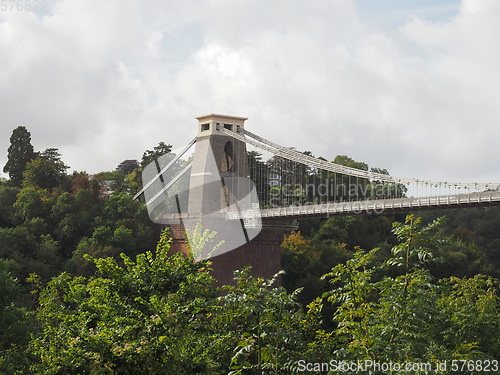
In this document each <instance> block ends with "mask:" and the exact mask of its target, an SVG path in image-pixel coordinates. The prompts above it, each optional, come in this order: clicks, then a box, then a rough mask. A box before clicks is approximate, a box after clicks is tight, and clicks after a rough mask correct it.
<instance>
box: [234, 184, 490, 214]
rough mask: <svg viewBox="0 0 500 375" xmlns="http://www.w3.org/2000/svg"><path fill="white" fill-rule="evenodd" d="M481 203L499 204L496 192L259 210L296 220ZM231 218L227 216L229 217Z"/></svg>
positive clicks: (261, 212) (262, 212)
mask: <svg viewBox="0 0 500 375" xmlns="http://www.w3.org/2000/svg"><path fill="white" fill-rule="evenodd" d="M481 204H490V205H491V204H500V192H499V191H487V192H480V193H471V194H457V195H443V196H435V197H418V198H413V197H410V198H397V199H379V200H366V201H351V202H335V203H333V202H329V203H320V204H311V205H302V206H287V207H273V208H262V209H261V210H260V215H261V218H262V219H272V218H290V219H299V218H305V217H311V216H318V217H319V216H334V215H353V214H359V213H366V214H382V213H387V212H390V211H404V210H412V209H425V208H454V207H457V208H458V207H459V206H462V207H463V206H475V205H481ZM229 217H230V215H228V218H229Z"/></svg>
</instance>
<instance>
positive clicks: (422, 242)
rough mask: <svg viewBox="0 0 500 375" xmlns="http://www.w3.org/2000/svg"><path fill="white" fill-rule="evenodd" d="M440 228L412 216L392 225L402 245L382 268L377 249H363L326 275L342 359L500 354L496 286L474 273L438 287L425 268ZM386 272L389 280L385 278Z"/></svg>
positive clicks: (420, 359) (423, 358) (434, 358)
mask: <svg viewBox="0 0 500 375" xmlns="http://www.w3.org/2000/svg"><path fill="white" fill-rule="evenodd" d="M440 224H441V221H440V220H437V221H434V222H432V223H430V224H429V225H427V226H422V225H421V223H420V219H415V218H414V217H413V215H409V216H408V217H407V219H406V223H405V224H401V223H395V224H394V229H393V232H394V234H395V235H396V237H397V238H398V240H399V241H400V243H399V244H398V245H396V246H394V247H393V249H392V257H391V258H390V259H388V260H387V261H385V262H384V263H383V264H382V265H380V264H377V262H376V256H375V255H376V252H377V251H378V249H374V250H372V251H370V252H368V253H366V252H364V251H361V250H359V251H357V252H356V254H355V255H354V258H353V259H351V260H349V261H348V262H347V263H346V264H339V265H337V266H336V267H335V268H334V269H333V270H332V272H330V273H329V274H327V275H325V277H329V278H331V280H330V282H331V284H332V289H331V290H330V291H329V292H327V293H325V295H324V297H326V298H328V300H329V301H331V302H332V303H333V304H334V305H335V306H337V309H336V312H335V314H334V316H333V320H334V322H335V323H336V324H337V327H338V328H337V330H336V337H335V338H332V340H333V343H332V347H333V348H334V349H333V350H334V351H335V356H336V357H337V358H338V359H339V360H358V361H364V360H376V361H377V362H387V363H388V362H393V363H398V362H399V363H400V362H401V361H403V360H404V361H407V362H420V363H423V362H436V361H439V362H441V363H442V362H444V361H445V360H449V359H450V358H457V359H464V360H477V359H483V360H484V359H487V358H497V357H498V355H499V351H500V321H499V320H498V314H499V313H500V308H499V306H500V305H499V301H500V299H499V297H498V281H497V280H494V279H492V278H491V277H486V276H475V277H474V278H472V279H462V280H460V279H457V278H450V279H443V280H441V281H440V282H439V283H437V282H436V281H435V279H434V278H433V277H432V275H431V274H430V272H429V269H428V265H429V264H430V263H432V259H433V256H432V252H431V251H430V250H431V249H432V248H433V247H434V246H435V245H436V239H437V238H436V237H435V236H434V235H433V233H434V232H435V230H436V229H437V228H438V227H439V225H440ZM440 240H443V239H442V238H441V239H440ZM388 270H390V272H389V273H390V274H391V275H390V276H383V277H382V274H383V273H388V272H387V271H388ZM381 272H382V274H381ZM434 368H435V367H434Z"/></svg>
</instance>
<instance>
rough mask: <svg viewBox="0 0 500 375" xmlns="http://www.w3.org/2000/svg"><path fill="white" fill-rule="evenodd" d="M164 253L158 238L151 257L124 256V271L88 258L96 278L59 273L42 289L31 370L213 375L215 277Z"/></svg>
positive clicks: (164, 244)
mask: <svg viewBox="0 0 500 375" xmlns="http://www.w3.org/2000/svg"><path fill="white" fill-rule="evenodd" d="M169 248H170V242H169V240H168V235H167V234H166V233H163V234H162V237H161V239H160V242H159V244H158V247H157V250H156V253H155V254H153V253H152V252H146V253H144V254H140V255H138V256H137V257H136V260H135V261H133V260H132V259H130V258H128V257H127V256H125V255H123V254H122V255H121V257H122V261H123V263H124V266H119V265H118V263H117V262H116V260H115V259H113V258H102V259H93V260H92V261H93V262H94V263H95V266H96V267H97V270H98V276H94V277H91V278H89V279H86V278H83V277H75V278H72V277H71V276H69V275H68V274H66V273H63V274H61V275H60V276H58V277H55V278H54V279H53V280H52V281H51V282H50V283H49V284H48V285H47V287H45V288H43V289H42V290H41V292H40V304H39V308H38V311H37V318H38V320H39V322H40V324H41V325H42V329H43V330H42V333H41V335H40V337H38V338H34V339H33V340H32V344H31V348H32V349H31V352H32V353H33V355H34V356H35V357H36V358H38V359H39V360H40V361H39V362H38V363H36V364H34V366H33V370H34V373H37V374H38V373H40V374H42V373H51V374H68V373H86V374H102V373H114V374H146V373H147V374H202V373H203V374H208V373H213V372H212V371H211V367H213V366H214V362H215V363H216V360H215V357H214V356H213V354H212V353H211V352H210V351H209V350H207V348H209V347H210V345H211V334H207V332H209V333H210V331H211V327H212V325H213V323H212V322H211V321H210V315H209V313H210V312H211V311H213V310H214V309H215V308H216V306H217V300H216V298H215V297H216V295H215V293H216V290H215V289H214V288H211V287H210V285H211V284H212V283H213V282H214V280H213V279H212V277H211V276H210V274H209V273H208V272H206V271H207V265H208V264H207V262H206V261H201V262H196V263H195V262H194V260H193V258H184V257H183V256H182V255H181V254H176V255H174V256H172V257H168V255H167V253H168V250H169ZM87 259H89V260H91V258H89V257H88V256H87ZM210 359H211V360H210Z"/></svg>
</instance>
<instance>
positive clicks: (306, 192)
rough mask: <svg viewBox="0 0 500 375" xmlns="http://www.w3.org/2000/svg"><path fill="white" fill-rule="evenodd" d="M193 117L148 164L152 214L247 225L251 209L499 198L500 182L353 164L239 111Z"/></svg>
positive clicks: (277, 212)
mask: <svg viewBox="0 0 500 375" xmlns="http://www.w3.org/2000/svg"><path fill="white" fill-rule="evenodd" d="M197 119H198V120H199V129H198V135H197V136H196V137H195V138H193V140H192V141H191V142H189V144H188V145H187V146H186V147H185V148H184V149H183V150H182V151H180V152H179V153H177V154H172V155H168V158H167V159H166V160H165V161H163V164H162V165H161V163H157V164H156V165H154V166H152V168H151V170H150V171H149V173H147V174H146V175H145V176H144V177H145V178H144V187H143V188H142V190H141V191H140V192H138V193H137V194H136V196H135V197H134V198H138V197H139V196H140V195H141V194H143V193H144V194H145V197H146V203H147V204H148V206H149V207H157V206H158V202H162V203H163V204H162V205H161V210H158V209H157V211H156V214H155V213H153V216H154V215H157V217H155V220H160V219H161V216H162V215H163V218H165V219H168V218H175V217H177V218H180V217H185V218H195V217H197V216H200V215H203V214H206V213H213V212H218V213H219V214H221V215H224V216H225V218H226V219H228V220H232V219H238V220H239V219H242V218H243V219H244V220H245V221H246V223H247V225H251V223H252V220H253V218H255V212H256V211H258V216H259V217H260V218H261V219H265V220H272V219H298V218H305V217H315V216H316V217H324V216H332V215H353V214H358V213H366V214H381V213H388V212H394V211H405V210H406V211H408V210H418V209H425V208H448V207H449V208H456V207H467V206H472V205H485V204H487V205H491V204H499V203H500V183H475V182H473V183H471V182H449V181H428V180H422V179H418V178H412V177H398V176H391V175H389V174H387V173H380V171H379V170H377V171H369V170H363V169H357V168H352V167H348V166H344V165H340V164H335V163H333V162H329V161H327V160H324V159H322V158H315V157H313V156H311V155H309V154H308V153H303V152H299V151H297V150H295V149H294V148H290V147H284V146H281V145H279V144H277V143H274V142H272V141H269V140H267V139H265V138H264V137H261V136H259V135H257V134H254V133H252V132H250V131H248V130H246V129H245V128H244V121H245V120H246V118H243V117H235V116H225V115H214V114H210V115H207V116H200V117H198V118H197ZM196 147H198V150H195V151H194V152H193V148H196ZM160 162H161V160H160ZM366 169H367V168H366ZM384 172H385V171H384ZM229 178H232V179H233V181H232V186H229V185H230V184H229V183H228V182H229V181H228V179H229ZM236 179H237V180H238V181H236ZM250 185H251V186H250ZM252 192H253V193H254V194H253V195H252V194H251V193H252ZM249 195H250V196H249ZM202 200H208V202H202ZM236 201H238V202H237V204H234V202H236ZM165 202H167V203H166V204H165ZM168 202H170V205H169V204H168ZM153 211H154V210H153ZM160 211H161V212H160Z"/></svg>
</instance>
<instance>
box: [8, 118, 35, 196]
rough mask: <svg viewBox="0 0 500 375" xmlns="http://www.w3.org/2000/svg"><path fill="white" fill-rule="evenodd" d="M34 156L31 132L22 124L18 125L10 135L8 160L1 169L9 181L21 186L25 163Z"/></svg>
mask: <svg viewBox="0 0 500 375" xmlns="http://www.w3.org/2000/svg"><path fill="white" fill-rule="evenodd" d="M34 157H35V151H34V149H33V145H32V144H31V134H30V132H29V131H28V130H27V129H26V127H24V126H18V127H17V128H16V129H14V131H13V132H12V136H11V137H10V146H9V149H8V160H7V163H6V164H5V166H4V167H3V171H4V172H5V173H8V174H9V177H10V181H11V183H12V184H13V185H15V186H21V183H22V181H23V172H24V169H25V168H26V164H27V163H29V162H30V160H31V159H33V158H34Z"/></svg>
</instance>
